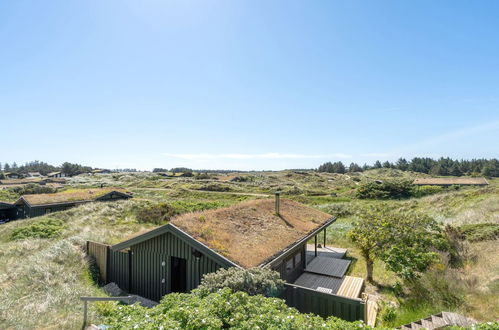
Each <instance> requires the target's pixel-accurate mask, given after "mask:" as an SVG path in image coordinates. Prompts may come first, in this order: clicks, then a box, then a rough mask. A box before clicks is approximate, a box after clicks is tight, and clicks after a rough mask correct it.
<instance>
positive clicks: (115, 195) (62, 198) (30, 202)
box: [14, 188, 132, 219]
mask: <svg viewBox="0 0 499 330" xmlns="http://www.w3.org/2000/svg"><path fill="white" fill-rule="evenodd" d="M131 197H132V196H131V195H129V194H127V193H126V192H124V191H121V190H119V189H114V188H104V189H102V188H101V189H80V190H71V191H62V192H58V193H54V194H33V195H24V196H22V197H21V198H19V199H18V200H17V201H16V202H15V203H14V205H15V207H16V215H15V218H16V219H24V218H33V217H37V216H41V215H44V214H47V213H51V212H56V211H63V210H67V209H69V208H71V207H74V206H76V205H79V204H84V203H88V202H94V201H111V200H117V199H128V198H131Z"/></svg>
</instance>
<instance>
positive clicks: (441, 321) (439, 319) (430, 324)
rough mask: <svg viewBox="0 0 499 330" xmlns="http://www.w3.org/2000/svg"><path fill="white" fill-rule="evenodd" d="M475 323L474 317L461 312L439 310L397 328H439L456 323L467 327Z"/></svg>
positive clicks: (428, 329) (407, 329)
mask: <svg viewBox="0 0 499 330" xmlns="http://www.w3.org/2000/svg"><path fill="white" fill-rule="evenodd" d="M475 323H477V322H476V321H475V320H474V319H472V318H469V317H466V316H464V315H461V314H456V313H450V312H441V313H438V314H435V315H430V316H428V317H427V318H424V319H421V320H419V321H415V322H412V323H409V324H405V325H403V326H401V327H399V329H403V330H409V329H427V330H433V329H439V328H442V327H447V326H452V325H457V326H461V327H468V326H471V325H473V324H475Z"/></svg>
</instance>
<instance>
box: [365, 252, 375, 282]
mask: <svg viewBox="0 0 499 330" xmlns="http://www.w3.org/2000/svg"><path fill="white" fill-rule="evenodd" d="M365 258H366V271H367V275H366V281H368V282H371V283H372V282H373V269H374V261H373V260H372V259H371V258H370V257H368V256H366V257H365Z"/></svg>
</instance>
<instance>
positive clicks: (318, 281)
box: [294, 272, 343, 294]
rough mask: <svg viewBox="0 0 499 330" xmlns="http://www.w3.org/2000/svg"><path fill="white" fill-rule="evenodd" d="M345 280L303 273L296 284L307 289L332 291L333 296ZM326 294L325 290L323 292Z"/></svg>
mask: <svg viewBox="0 0 499 330" xmlns="http://www.w3.org/2000/svg"><path fill="white" fill-rule="evenodd" d="M342 283H343V280H342V279H341V278H335V277H330V276H325V275H318V274H312V273H307V272H305V273H303V274H302V275H301V276H300V277H298V279H297V280H296V281H295V283H294V284H296V285H299V286H303V287H305V288H309V289H314V290H317V289H318V288H326V289H330V290H331V292H328V293H332V294H336V293H337V292H338V290H339V289H340V287H341V284H342ZM322 291H323V292H325V291H324V290H322Z"/></svg>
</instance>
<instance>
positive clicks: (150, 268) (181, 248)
mask: <svg viewBox="0 0 499 330" xmlns="http://www.w3.org/2000/svg"><path fill="white" fill-rule="evenodd" d="M130 249H131V253H132V257H131V261H132V265H131V271H132V272H131V281H130V282H131V290H130V291H131V292H132V293H136V294H138V295H141V296H143V297H146V298H149V299H152V300H155V301H159V300H160V299H161V297H162V296H164V295H165V294H167V293H170V292H171V279H172V274H171V269H170V268H171V267H170V263H171V258H172V257H177V258H182V259H185V260H186V284H187V291H190V290H192V289H195V288H196V287H197V286H198V285H199V283H200V281H201V278H202V276H203V275H204V274H208V273H213V272H215V271H217V270H218V269H220V268H225V267H226V265H221V264H219V263H217V262H216V261H215V260H213V259H212V258H210V257H209V256H207V255H202V256H201V257H200V258H199V259H196V258H195V257H194V256H193V252H194V251H195V248H194V247H193V246H192V245H191V244H189V243H188V242H187V241H186V240H183V239H181V238H179V237H177V236H175V235H174V234H172V233H169V232H168V233H165V234H163V235H160V236H158V237H155V238H152V239H150V240H148V241H145V242H142V243H140V244H137V245H134V246H132V247H131V248H130Z"/></svg>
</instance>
